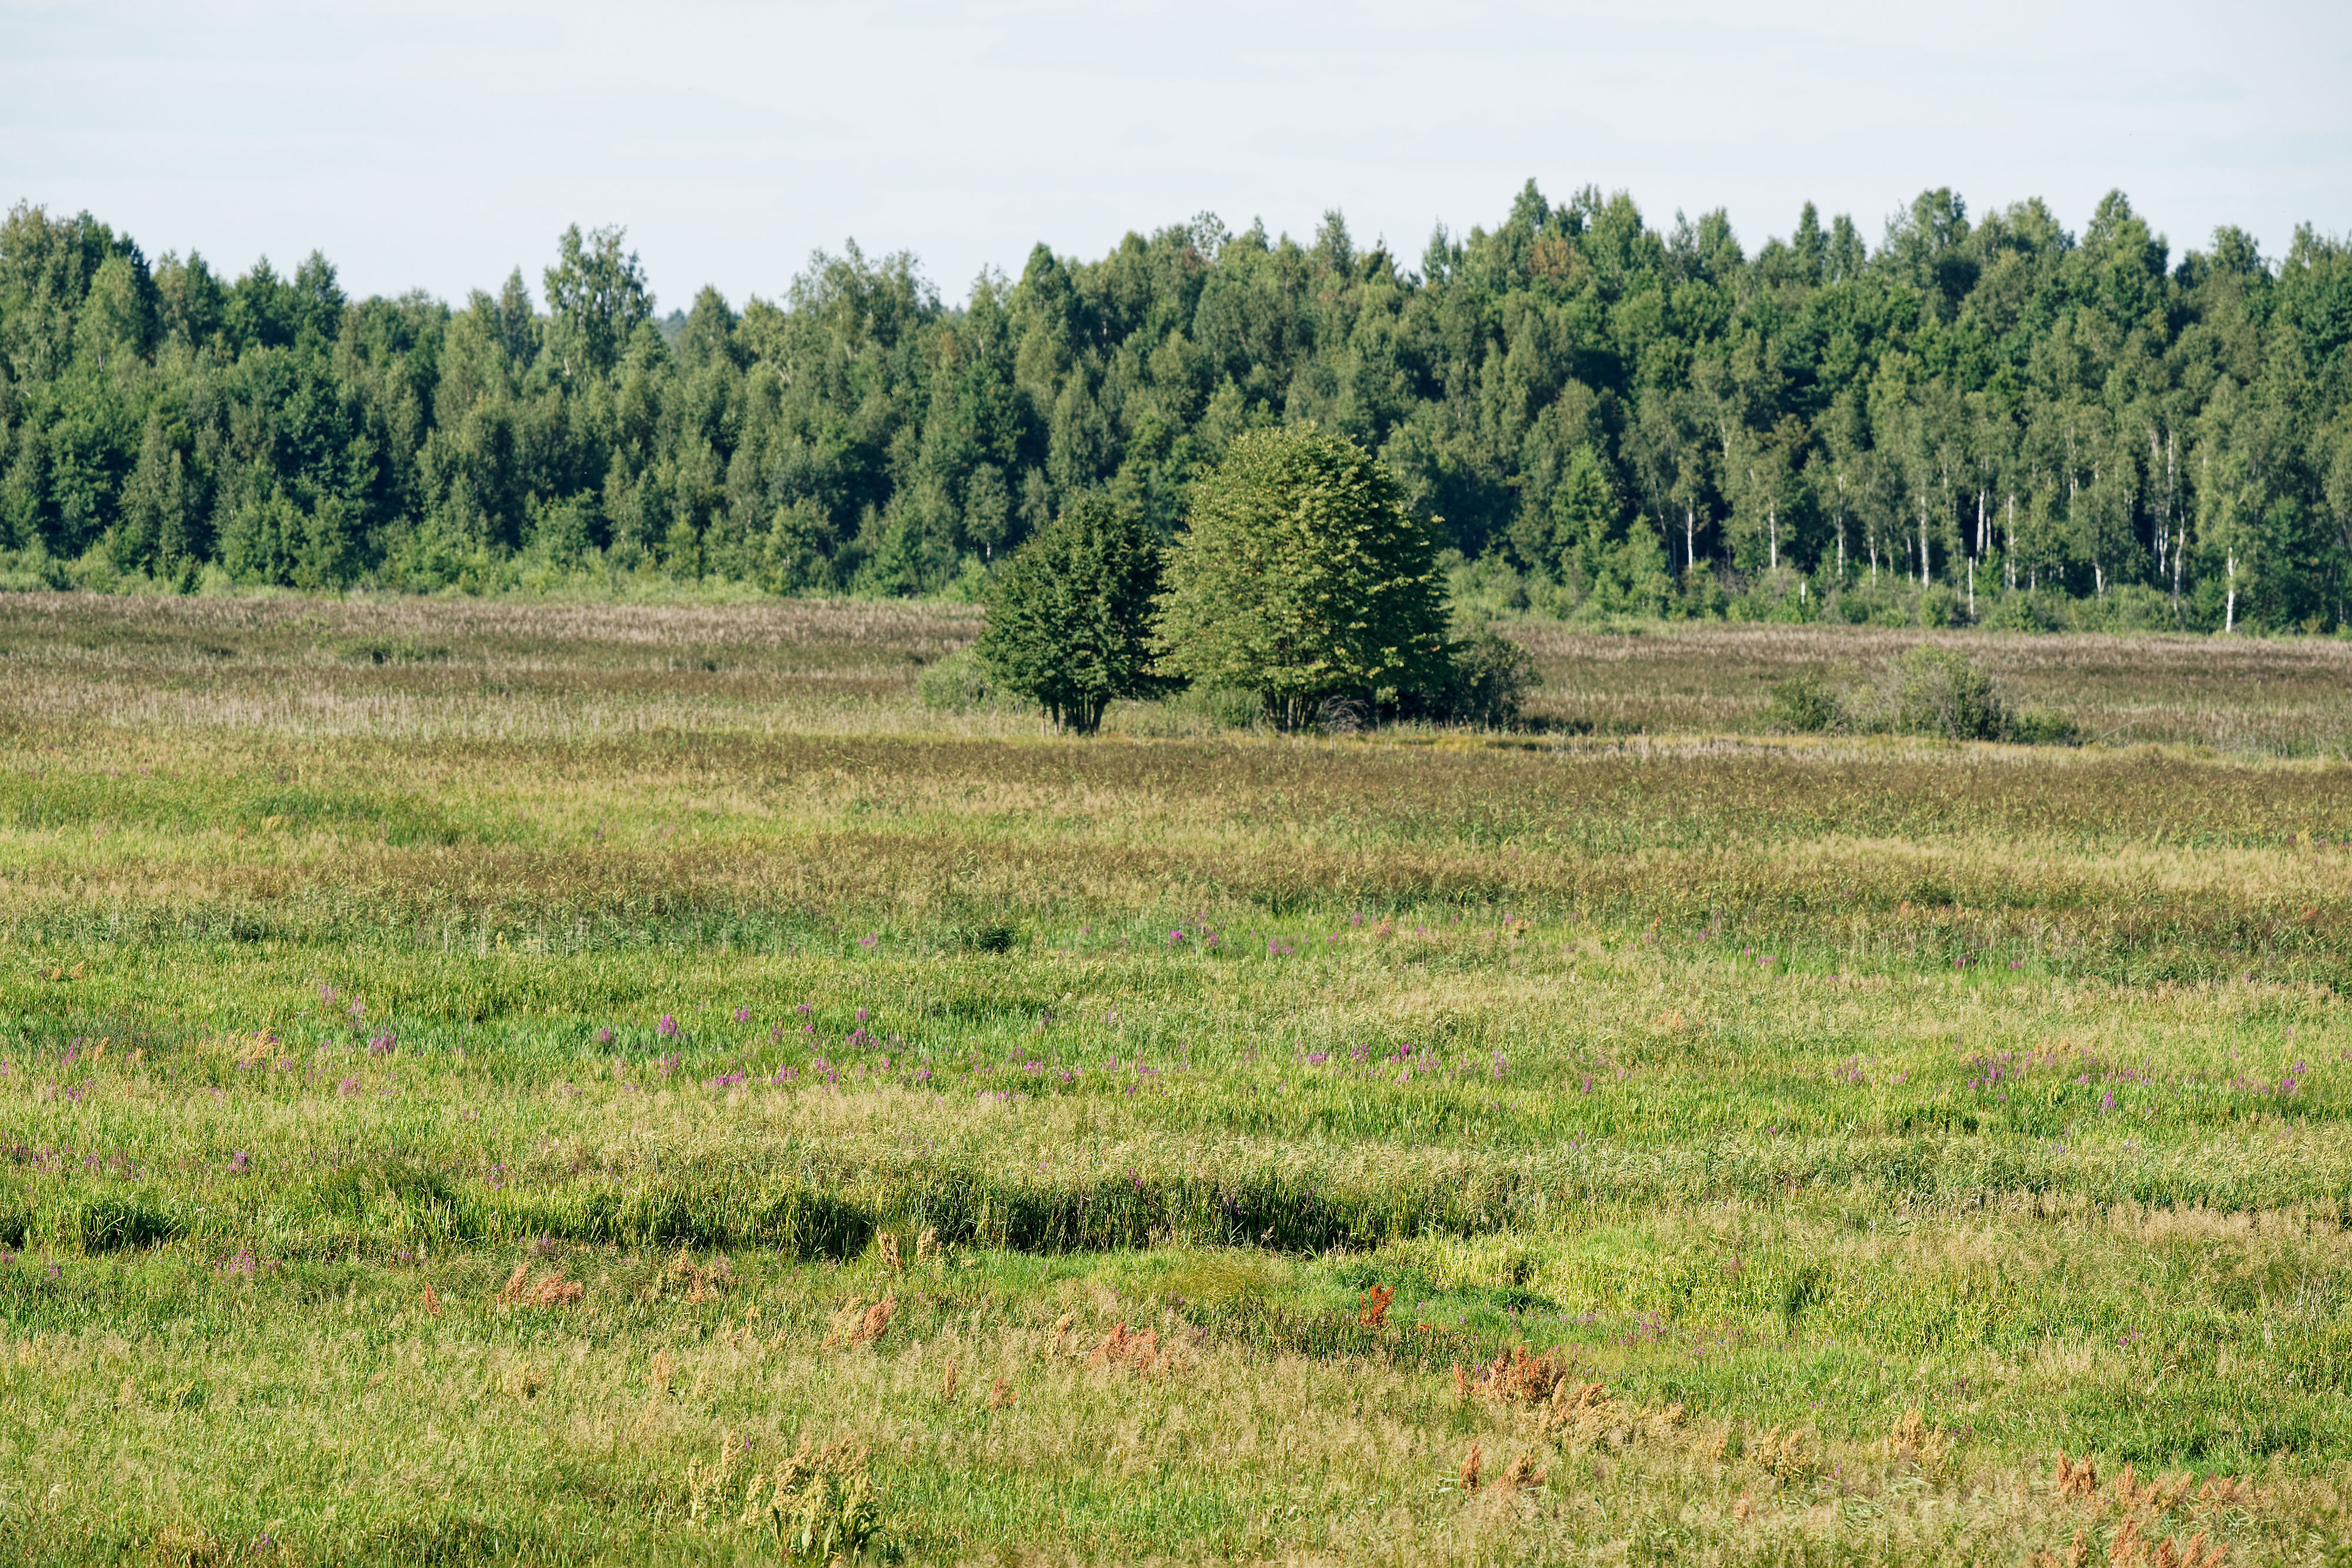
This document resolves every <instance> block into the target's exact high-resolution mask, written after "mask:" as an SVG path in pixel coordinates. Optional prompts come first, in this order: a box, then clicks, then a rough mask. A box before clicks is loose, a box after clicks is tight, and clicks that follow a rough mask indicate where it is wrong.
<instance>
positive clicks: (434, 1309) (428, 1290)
mask: <svg viewBox="0 0 2352 1568" xmlns="http://www.w3.org/2000/svg"><path fill="white" fill-rule="evenodd" d="M425 1315H427V1316H428V1317H434V1318H438V1317H439V1316H440V1315H441V1298H440V1297H438V1296H436V1295H435V1294H434V1293H433V1287H432V1285H431V1284H430V1283H427V1284H426V1285H425Z"/></svg>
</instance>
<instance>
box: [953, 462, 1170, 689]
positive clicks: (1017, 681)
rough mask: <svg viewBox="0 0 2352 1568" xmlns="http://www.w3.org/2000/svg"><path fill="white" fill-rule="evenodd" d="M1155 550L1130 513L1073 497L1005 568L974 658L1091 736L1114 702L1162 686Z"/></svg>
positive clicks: (993, 589) (1103, 501) (1091, 497)
mask: <svg viewBox="0 0 2352 1568" xmlns="http://www.w3.org/2000/svg"><path fill="white" fill-rule="evenodd" d="M1159 590H1160V542H1159V540H1158V539H1156V538H1153V537H1152V534H1151V531H1150V529H1149V528H1145V527H1144V525H1143V521H1142V519H1141V518H1140V517H1137V516H1135V514H1134V512H1133V510H1132V509H1131V508H1129V507H1120V506H1118V504H1117V503H1115V502H1113V501H1112V500H1111V499H1110V498H1109V497H1107V496H1104V495H1102V494H1100V493H1098V492H1090V493H1088V494H1086V495H1082V496H1079V497H1077V498H1076V499H1075V500H1073V501H1072V502H1071V503H1070V504H1069V505H1068V506H1066V507H1063V508H1062V511H1061V514H1060V515H1059V516H1058V517H1055V519H1054V520H1053V521H1052V522H1049V523H1047V524H1046V525H1045V527H1043V528H1039V529H1038V530H1037V531H1036V533H1035V534H1034V535H1032V536H1031V537H1030V538H1029V541H1028V543H1026V544H1024V545H1023V546H1022V547H1021V549H1019V550H1018V551H1017V552H1016V553H1015V554H1014V555H1013V558H1012V559H1009V560H1008V561H1006V562H1005V563H1004V567H1003V570H1002V571H1001V572H1000V573H998V575H997V577H996V579H995V580H994V581H993V582H992V584H991V585H990V591H989V601H988V620H987V622H985V623H984V624H983V625H982V628H981V633H980V639H979V641H978V643H976V644H975V646H974V652H975V653H978V654H979V655H980V658H981V660H982V663H983V664H986V665H987V666H988V669H989V672H990V673H991V674H993V675H994V676H995V677H996V679H997V681H998V683H999V684H1000V685H1003V687H1004V688H1005V689H1006V690H1007V691H1009V692H1013V693H1014V694H1016V695H1020V696H1023V697H1025V698H1027V699H1028V700H1030V701H1032V702H1034V703H1036V704H1038V705H1039V706H1042V707H1043V708H1045V712H1046V713H1047V714H1048V715H1050V716H1052V718H1053V720H1054V722H1055V724H1056V725H1060V726H1063V727H1066V728H1070V729H1075V730H1076V731H1077V732H1078V733H1079V734H1081V735H1092V734H1093V733H1094V732H1095V731H1096V730H1097V728H1099V727H1101V725H1102V717H1103V712H1104V710H1105V709H1107V708H1108V707H1109V706H1110V705H1111V703H1112V702H1113V701H1115V700H1117V699H1118V698H1120V697H1139V696H1145V695H1150V694H1151V693H1152V692H1154V691H1155V690H1157V689H1158V688H1159V686H1160V684H1161V683H1160V679H1159V677H1158V676H1157V675H1156V674H1154V672H1153V669H1152V658H1151V617H1152V602H1151V601H1152V597H1153V595H1155V594H1156V593H1157V592H1158V591H1159Z"/></svg>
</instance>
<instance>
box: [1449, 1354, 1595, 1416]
mask: <svg viewBox="0 0 2352 1568" xmlns="http://www.w3.org/2000/svg"><path fill="white" fill-rule="evenodd" d="M1569 1367H1570V1359H1569V1358H1568V1357H1566V1356H1563V1355H1560V1354H1557V1353H1555V1352H1552V1351H1546V1352H1544V1353H1543V1354H1540V1355H1530V1354H1528V1347H1527V1346H1526V1345H1523V1344H1520V1345H1513V1346H1512V1347H1511V1348H1510V1349H1509V1350H1507V1351H1505V1352H1504V1353H1503V1354H1500V1355H1497V1356H1496V1358H1495V1359H1494V1360H1493V1361H1492V1362H1490V1363H1488V1364H1487V1365H1486V1369H1485V1370H1484V1371H1483V1372H1481V1373H1480V1374H1479V1376H1478V1387H1479V1390H1480V1392H1482V1393H1484V1394H1485V1395H1486V1396H1487V1397H1488V1398H1490V1399H1499V1400H1502V1401H1504V1402H1505V1403H1510V1402H1512V1401H1515V1400H1517V1401H1524V1402H1526V1403H1528V1404H1539V1403H1541V1402H1543V1401H1544V1400H1547V1399H1550V1398H1552V1397H1553V1396H1555V1395H1556V1394H1557V1393H1558V1392H1559V1388H1560V1386H1561V1385H1562V1384H1563V1383H1565V1382H1566V1381H1567V1380H1568V1373H1569ZM1456 1377H1457V1380H1458V1379H1459V1373H1458V1371H1457V1374H1456ZM1593 1387H1594V1388H1595V1389H1596V1390H1598V1389H1599V1388H1600V1385H1599V1384H1595V1385H1593Z"/></svg>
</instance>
